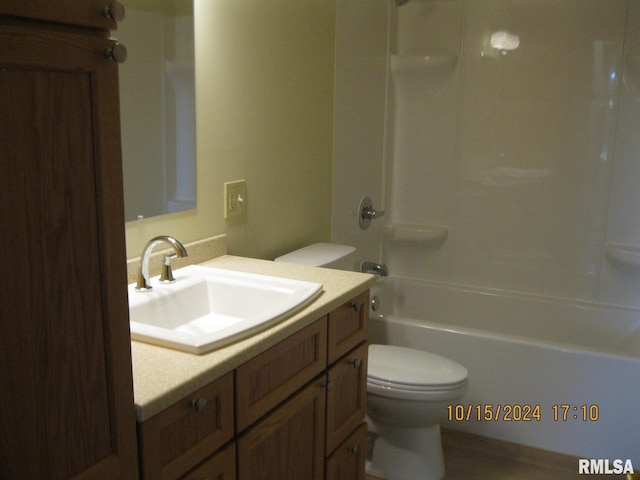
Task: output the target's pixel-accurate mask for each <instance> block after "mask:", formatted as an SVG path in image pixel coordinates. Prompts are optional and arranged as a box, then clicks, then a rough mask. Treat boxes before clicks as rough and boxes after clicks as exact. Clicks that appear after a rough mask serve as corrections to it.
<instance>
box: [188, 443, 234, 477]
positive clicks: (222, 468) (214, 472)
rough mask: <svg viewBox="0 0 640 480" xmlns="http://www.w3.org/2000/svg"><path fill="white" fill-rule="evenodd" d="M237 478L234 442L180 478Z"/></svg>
mask: <svg viewBox="0 0 640 480" xmlns="http://www.w3.org/2000/svg"><path fill="white" fill-rule="evenodd" d="M235 479H236V444H235V443H232V444H231V445H229V446H228V447H226V448H225V449H224V450H222V451H220V452H218V453H216V454H215V455H214V456H213V457H211V458H210V459H209V460H207V461H206V462H204V463H203V464H202V465H200V466H199V467H198V468H196V469H195V470H193V471H192V472H189V473H187V474H186V475H185V476H184V477H182V478H181V479H180V480H235Z"/></svg>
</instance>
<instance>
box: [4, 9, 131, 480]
mask: <svg viewBox="0 0 640 480" xmlns="http://www.w3.org/2000/svg"><path fill="white" fill-rule="evenodd" d="M106 3H107V2H105V1H95V0H83V1H78V0H59V1H55V2H52V1H50V0H29V1H25V0H2V1H1V2H0V44H1V45H2V49H0V171H1V172H2V174H1V175H0V196H1V198H2V208H0V232H2V234H3V248H1V249H0V263H1V264H2V265H3V266H10V267H9V269H10V271H11V274H10V275H2V276H1V277H0V292H1V293H0V302H1V304H2V315H1V316H0V326H1V328H2V335H0V352H2V353H1V354H0V385H1V387H2V395H0V424H1V425H2V428H1V431H2V434H0V478H6V479H23V478H24V479H26V478H28V479H44V478H46V479H48V480H56V479H68V478H74V479H100V480H105V479H107V480H111V479H126V480H131V479H135V478H137V476H138V464H137V444H136V432H135V425H136V423H135V413H134V405H133V386H132V374H131V351H130V349H131V344H130V336H129V321H128V306H127V274H126V252H125V236H124V215H123V212H124V207H123V195H122V173H121V171H122V161H121V154H120V118H119V99H118V67H117V64H116V63H115V62H113V61H112V60H109V59H108V58H106V56H105V52H106V51H107V50H109V49H111V48H112V46H113V45H114V43H115V42H114V41H113V40H111V39H110V30H111V29H115V28H116V23H115V22H114V21H113V20H111V19H107V18H105V17H104V16H103V15H102V8H103V7H104V5H105V4H106ZM34 19H36V20H34Z"/></svg>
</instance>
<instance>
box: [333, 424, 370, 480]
mask: <svg viewBox="0 0 640 480" xmlns="http://www.w3.org/2000/svg"><path fill="white" fill-rule="evenodd" d="M366 452H367V424H366V423H362V424H360V426H359V427H358V428H357V429H356V430H355V431H354V432H353V433H352V434H351V435H350V436H349V438H347V439H346V440H345V441H344V442H343V443H342V444H341V445H340V446H339V447H338V448H337V449H336V451H335V452H334V453H333V455H331V456H330V457H329V459H328V460H327V478H328V479H331V480H364V478H365V471H364V467H365V459H366Z"/></svg>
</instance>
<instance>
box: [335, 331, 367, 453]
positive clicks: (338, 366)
mask: <svg viewBox="0 0 640 480" xmlns="http://www.w3.org/2000/svg"><path fill="white" fill-rule="evenodd" d="M367 353H368V349H367V343H362V344H361V345H360V346H359V347H358V348H356V349H354V350H352V351H351V352H349V353H348V354H347V355H345V356H344V357H342V358H341V359H340V360H339V361H338V362H336V363H335V364H334V365H333V366H332V367H331V369H330V370H329V375H328V379H329V385H330V388H329V389H328V391H327V450H326V453H327V455H328V454H330V453H331V452H332V451H333V450H334V449H335V448H336V446H337V445H338V444H339V443H340V442H342V441H343V440H344V439H345V438H346V437H347V435H349V434H350V433H351V431H352V430H353V429H354V428H356V427H357V426H358V425H359V424H360V423H361V422H362V421H363V420H364V416H365V413H366V409H367V398H366V394H367Z"/></svg>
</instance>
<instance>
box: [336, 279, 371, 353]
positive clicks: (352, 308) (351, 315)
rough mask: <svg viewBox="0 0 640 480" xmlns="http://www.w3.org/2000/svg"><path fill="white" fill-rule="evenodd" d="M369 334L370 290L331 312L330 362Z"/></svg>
mask: <svg viewBox="0 0 640 480" xmlns="http://www.w3.org/2000/svg"><path fill="white" fill-rule="evenodd" d="M368 334H369V291H368V290H367V291H366V292H364V293H362V294H360V295H358V296H357V297H355V298H353V299H352V300H350V301H349V302H347V303H345V304H344V305H342V306H340V307H338V308H336V309H335V310H334V311H333V312H331V313H330V314H329V337H328V338H329V340H328V341H329V345H328V350H329V353H328V355H329V363H330V364H331V363H333V362H335V361H336V360H337V359H338V358H340V357H341V356H342V355H344V354H345V353H347V352H348V351H349V350H351V349H352V348H353V347H355V346H356V345H358V344H359V343H360V342H362V341H364V340H366V338H367V336H368Z"/></svg>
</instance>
